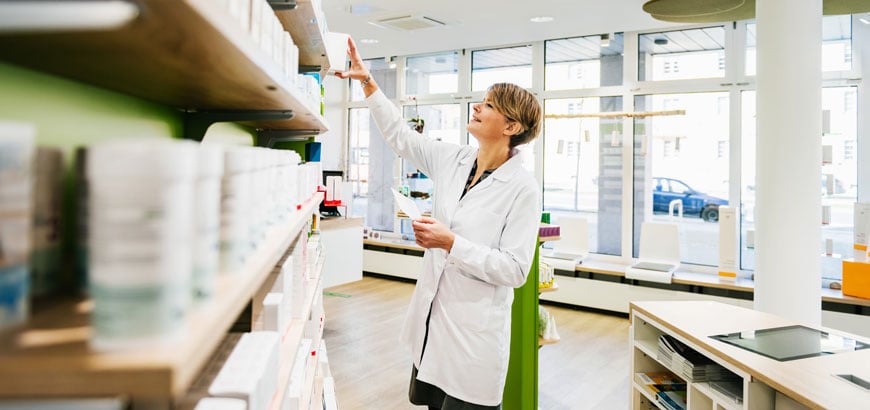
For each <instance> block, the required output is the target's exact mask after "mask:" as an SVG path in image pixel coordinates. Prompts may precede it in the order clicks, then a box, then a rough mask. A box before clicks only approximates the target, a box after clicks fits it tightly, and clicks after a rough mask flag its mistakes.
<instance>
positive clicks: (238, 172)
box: [219, 146, 253, 274]
mask: <svg viewBox="0 0 870 410" xmlns="http://www.w3.org/2000/svg"><path fill="white" fill-rule="evenodd" d="M224 160H225V162H224V166H225V167H224V176H223V178H222V179H221V227H220V264H219V265H220V268H219V271H220V273H221V274H227V273H236V272H239V271H240V270H241V269H242V266H243V265H244V262H245V257H246V255H247V253H248V252H247V250H248V243H249V241H248V229H249V224H250V222H249V213H250V212H251V206H250V204H251V191H250V178H251V176H250V170H251V162H252V160H253V159H252V156H251V151H250V149H249V148H247V147H241V146H233V147H227V148H226V150H225V151H224Z"/></svg>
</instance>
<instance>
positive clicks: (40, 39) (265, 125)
mask: <svg viewBox="0 0 870 410" xmlns="http://www.w3.org/2000/svg"><path fill="white" fill-rule="evenodd" d="M137 4H138V5H139V6H140V9H141V12H140V15H139V17H138V18H136V19H135V20H133V21H132V22H131V23H129V24H127V25H126V26H124V27H122V28H119V29H116V30H109V31H89V32H52V33H39V34H8V33H4V34H2V35H0V60H2V61H6V62H9V63H12V64H16V65H20V66H24V67H28V68H31V69H35V70H39V71H43V72H47V73H51V74H55V75H59V76H61V77H65V78H70V79H73V80H77V81H81V82H85V83H88V84H92V85H96V86H99V87H103V88H106V89H109V90H113V91H118V92H121V93H124V94H128V95H132V96H135V97H139V98H143V99H145V100H149V101H153V102H156V103H160V104H164V105H168V106H171V107H176V108H179V109H183V110H197V111H203V110H220V111H251V110H254V111H286V110H290V111H293V113H294V117H293V118H291V119H289V120H263V121H259V120H255V121H244V122H242V123H243V124H245V125H249V126H252V127H255V128H261V129H288V130H301V131H305V132H310V133H311V135H316V134H321V133H323V132H326V131H327V130H328V125H327V123H326V122H325V120H324V119H323V117H322V116H321V115H320V114H319V113H318V112H312V111H311V110H310V109H308V108H307V105H306V104H305V103H304V99H303V98H302V97H301V96H299V95H298V92H297V91H296V90H295V89H294V88H293V87H292V86H291V84H290V80H289V78H287V77H286V76H285V75H284V73H283V71H281V70H280V66H279V64H278V63H277V62H275V61H273V59H271V58H269V57H268V56H267V55H266V53H264V52H263V51H262V50H261V49H260V48H259V47H258V46H257V45H256V44H255V42H254V40H253V38H252V36H251V35H250V34H249V33H248V32H247V31H245V30H244V29H243V28H242V27H241V26H240V25H239V24H238V23H237V22H236V21H235V20H234V19H232V18H231V17H230V15H229V13H228V12H226V11H225V10H224V9H223V8H221V7H220V6H219V5H218V4H217V2H214V1H212V0H139V1H138V2H137Z"/></svg>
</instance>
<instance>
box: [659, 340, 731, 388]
mask: <svg viewBox="0 0 870 410" xmlns="http://www.w3.org/2000/svg"><path fill="white" fill-rule="evenodd" d="M658 360H659V361H660V362H662V363H664V364H665V365H666V366H668V367H669V368H670V369H671V370H673V371H675V372H676V373H677V376H679V377H681V378H683V379H685V380H688V381H690V382H702V381H710V380H736V379H739V377H738V376H737V375H735V374H734V373H731V372H730V371H728V370H727V369H725V368H724V367H722V366H720V365H719V364H716V363H715V362H714V361H713V360H712V359H710V358H709V357H707V356H704V355H702V354H700V353H698V352H696V351H694V350H692V349H691V348H690V347H688V346H686V345H685V344H684V343H682V342H680V341H679V340H677V339H675V338H674V337H673V336H670V335H661V336H659V350H658Z"/></svg>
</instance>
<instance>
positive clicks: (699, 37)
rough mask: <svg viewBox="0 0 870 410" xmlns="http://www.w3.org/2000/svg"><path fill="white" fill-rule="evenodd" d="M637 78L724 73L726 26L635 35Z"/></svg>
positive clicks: (675, 77) (642, 79) (650, 79)
mask: <svg viewBox="0 0 870 410" xmlns="http://www.w3.org/2000/svg"><path fill="white" fill-rule="evenodd" d="M637 59H638V70H637V78H638V80H640V81H665V80H690V79H697V78H721V77H724V76H725V28H724V27H721V26H719V27H706V28H697V29H687V30H675V31H663V32H659V33H649V34H641V35H640V36H638V58H637Z"/></svg>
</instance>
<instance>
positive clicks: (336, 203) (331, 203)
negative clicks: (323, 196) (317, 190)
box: [323, 201, 344, 206]
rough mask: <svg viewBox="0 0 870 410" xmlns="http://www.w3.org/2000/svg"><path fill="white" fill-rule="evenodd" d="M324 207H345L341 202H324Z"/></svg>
mask: <svg viewBox="0 0 870 410" xmlns="http://www.w3.org/2000/svg"><path fill="white" fill-rule="evenodd" d="M323 206H344V203H342V202H341V201H323Z"/></svg>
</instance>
